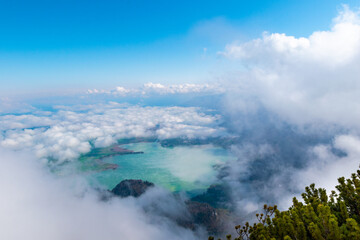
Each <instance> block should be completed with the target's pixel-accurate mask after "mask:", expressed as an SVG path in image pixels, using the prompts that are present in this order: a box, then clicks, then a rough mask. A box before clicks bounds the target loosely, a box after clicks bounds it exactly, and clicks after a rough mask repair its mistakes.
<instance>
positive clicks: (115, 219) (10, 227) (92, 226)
mask: <svg viewBox="0 0 360 240" xmlns="http://www.w3.org/2000/svg"><path fill="white" fill-rule="evenodd" d="M0 156H1V157H0V188H1V190H2V194H1V200H0V202H1V204H0V213H1V214H0V225H1V231H0V239H7V240H18V239H39V240H45V239H53V240H57V239H58V240H64V239H66V240H71V239H74V240H75V239H89V240H92V239H93V240H98V239H104V240H110V239H129V240H138V239H147V238H148V239H160V240H162V239H163V240H165V239H179V240H180V239H198V238H199V236H197V235H195V234H194V233H193V232H191V231H190V230H186V229H183V228H180V227H178V226H177V225H176V224H174V223H173V222H171V221H169V220H168V219H167V218H164V217H161V214H160V215H159V213H158V211H157V212H147V213H145V212H144V208H145V207H147V206H150V205H151V204H156V202H158V201H159V199H161V202H162V203H163V204H162V209H163V210H164V211H167V210H169V209H171V211H173V214H178V213H177V211H180V212H181V210H183V209H182V208H181V207H182V206H179V203H178V202H176V201H174V200H172V199H171V197H169V196H168V195H166V193H163V192H162V191H153V192H152V193H149V194H147V195H144V196H142V197H141V198H140V199H136V200H134V199H132V198H131V199H117V198H116V199H115V198H114V199H112V200H110V201H107V202H104V201H100V200H99V199H98V196H97V194H96V193H95V192H93V190H91V189H90V188H89V187H87V184H86V183H85V182H83V181H81V179H66V180H64V179H56V178H54V175H50V174H49V173H48V172H47V171H46V170H45V169H43V168H42V166H40V165H38V164H36V162H37V161H36V160H35V159H31V158H29V154H21V153H16V154H14V153H13V152H11V153H10V152H8V151H5V150H3V149H0ZM171 211H167V212H170V213H171ZM170 213H168V214H170Z"/></svg>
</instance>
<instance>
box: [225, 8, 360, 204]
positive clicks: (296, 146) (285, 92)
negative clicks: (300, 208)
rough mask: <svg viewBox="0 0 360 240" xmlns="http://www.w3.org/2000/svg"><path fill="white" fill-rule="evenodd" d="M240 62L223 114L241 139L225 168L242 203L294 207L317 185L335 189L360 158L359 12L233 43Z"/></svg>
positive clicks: (228, 51) (230, 50) (229, 54)
mask: <svg viewBox="0 0 360 240" xmlns="http://www.w3.org/2000/svg"><path fill="white" fill-rule="evenodd" d="M220 55H222V56H224V57H226V58H228V59H230V61H235V62H238V64H239V69H241V70H239V72H238V74H237V75H234V76H232V77H231V78H230V79H229V80H228V84H230V86H231V88H229V89H230V90H229V91H228V92H227V103H226V105H225V108H226V109H225V110H224V112H225V113H224V114H225V115H226V118H227V119H228V121H227V123H228V124H229V126H230V128H232V129H233V131H234V132H237V133H238V134H239V135H240V136H241V137H242V141H241V143H239V144H237V145H236V146H234V147H233V149H234V152H236V154H237V156H238V160H237V161H235V162H229V163H228V164H227V167H226V168H224V169H223V173H222V179H223V180H224V181H226V182H228V183H230V185H231V186H233V193H234V199H235V201H237V202H238V205H237V206H238V208H239V209H241V208H242V209H243V208H248V209H249V210H253V209H255V208H256V206H254V203H258V202H270V203H284V204H282V206H283V207H286V206H287V205H288V203H289V202H288V201H287V200H288V199H290V198H291V196H294V195H296V194H298V193H299V191H302V190H303V188H304V187H305V186H306V185H307V184H310V183H312V182H314V183H317V184H318V186H322V187H327V188H329V189H333V188H334V186H335V185H336V180H337V178H338V177H340V176H349V174H350V173H351V172H355V171H356V169H357V167H358V164H359V163H360V156H359V155H358V150H357V149H358V148H359V147H360V146H359V144H358V143H359V130H360V121H359V120H360V105H359V104H360V12H359V11H352V10H350V9H349V7H347V6H344V7H343V9H342V10H341V11H340V12H339V15H338V16H337V17H336V18H335V19H334V20H333V24H332V27H331V29H330V30H328V31H316V32H314V33H313V34H311V35H310V36H309V37H302V38H296V37H293V36H288V35H286V34H280V33H272V34H268V33H265V34H264V35H263V37H262V38H259V39H255V40H252V41H249V42H246V43H240V44H239V43H233V44H229V45H227V46H226V48H225V50H224V51H223V52H221V53H220Z"/></svg>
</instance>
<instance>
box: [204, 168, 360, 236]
mask: <svg viewBox="0 0 360 240" xmlns="http://www.w3.org/2000/svg"><path fill="white" fill-rule="evenodd" d="M338 182H339V185H337V186H336V189H337V190H338V193H336V192H335V191H332V192H331V194H330V195H327V193H326V190H325V189H323V188H315V184H311V185H310V186H309V187H306V188H305V193H303V194H302V198H303V202H300V201H298V200H297V199H296V198H294V199H293V205H292V206H291V207H290V208H289V210H286V211H279V210H278V209H277V206H276V205H275V206H267V205H264V209H263V213H260V214H256V218H257V220H258V222H257V223H254V224H253V225H250V224H249V223H248V222H247V223H245V224H244V225H243V226H240V225H238V226H236V227H235V230H236V232H237V234H238V236H237V237H236V238H235V239H234V240H255V239H256V240H259V239H264V240H265V239H266V240H267V239H269V240H273V239H284V240H290V239H296V240H313V239H314V240H338V239H340V240H341V239H344V240H348V239H354V240H355V239H360V225H359V224H360V170H358V171H357V173H356V174H355V173H354V174H352V175H351V178H350V179H345V178H344V177H341V178H339V179H338ZM213 239H214V238H213V237H209V240H213ZM226 239H227V240H231V239H232V237H231V235H227V236H226Z"/></svg>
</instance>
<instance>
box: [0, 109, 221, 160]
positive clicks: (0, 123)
mask: <svg viewBox="0 0 360 240" xmlns="http://www.w3.org/2000/svg"><path fill="white" fill-rule="evenodd" d="M219 123H220V117H219V116H218V115H209V114H205V113H203V112H201V111H200V109H198V108H193V107H187V108H185V107H139V106H124V105H121V104H118V103H109V104H105V105H104V104H98V105H83V106H74V107H58V110H57V111H55V112H37V113H36V112H35V113H32V114H20V115H11V114H10V115H9V114H8V115H4V116H0V130H2V135H1V138H0V146H2V147H5V148H9V149H14V150H24V149H28V150H31V151H34V152H35V154H36V156H37V157H38V158H52V159H55V160H58V161H59V162H62V161H65V160H74V159H76V158H78V157H79V155H80V154H82V153H87V152H89V151H90V149H91V147H92V145H93V146H95V147H105V146H109V145H111V144H114V143H115V142H116V140H118V139H122V138H133V137H155V138H158V139H169V138H207V137H215V136H221V135H224V134H225V132H224V129H222V128H220V127H219V126H218V125H219Z"/></svg>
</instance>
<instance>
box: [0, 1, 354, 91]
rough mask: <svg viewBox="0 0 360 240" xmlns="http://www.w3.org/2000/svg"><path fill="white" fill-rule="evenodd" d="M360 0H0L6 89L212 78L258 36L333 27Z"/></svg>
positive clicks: (0, 63)
mask: <svg viewBox="0 0 360 240" xmlns="http://www.w3.org/2000/svg"><path fill="white" fill-rule="evenodd" d="M343 3H345V4H349V5H350V7H352V8H354V7H358V6H360V1H332V0H318V1H316V0H313V1H306V0H305V1H282V0H278V1H276V0H272V1H267V0H265V1H259V0H255V1H240V0H238V1H213V0H208V1H186V0H183V1H16V0H14V1H0V84H1V90H0V94H2V95H6V94H17V93H25V92H31V93H34V92H35V93H37V92H54V91H78V90H82V89H87V88H112V87H115V86H118V85H125V86H134V85H140V84H143V83H146V82H160V83H164V84H171V83H183V82H194V83H197V82H204V81H212V80H214V79H216V78H218V77H219V76H221V74H222V73H223V72H224V71H226V69H231V67H232V66H231V64H230V63H227V62H226V60H223V59H219V57H218V56H217V52H218V51H221V50H223V48H224V47H225V45H226V44H228V43H231V42H233V41H240V42H241V41H247V40H249V39H252V38H256V37H259V36H261V34H262V32H264V31H268V32H280V33H286V34H288V35H294V36H296V37H300V36H308V35H310V34H311V33H312V32H313V31H316V30H327V29H329V27H330V25H331V19H332V18H334V17H335V16H336V14H337V11H338V9H339V8H340V7H341V4H343Z"/></svg>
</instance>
